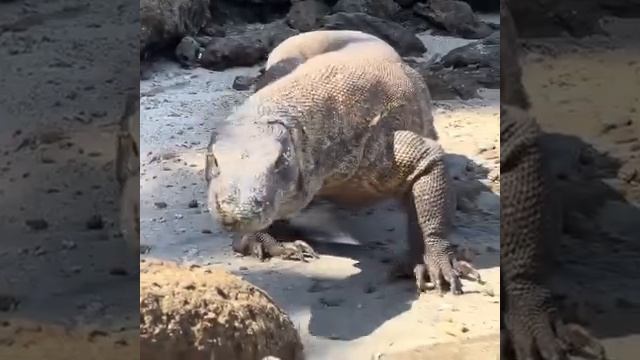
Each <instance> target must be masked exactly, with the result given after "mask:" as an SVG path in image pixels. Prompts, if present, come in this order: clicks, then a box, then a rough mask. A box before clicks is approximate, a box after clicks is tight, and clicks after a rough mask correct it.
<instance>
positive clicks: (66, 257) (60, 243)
mask: <svg viewBox="0 0 640 360" xmlns="http://www.w3.org/2000/svg"><path fill="white" fill-rule="evenodd" d="M136 13H137V5H136V4H133V3H131V2H127V1H117V2H115V3H108V2H94V3H90V4H88V3H85V2H83V1H78V0H52V1H46V2H41V1H16V2H12V3H2V4H0V28H2V30H1V31H0V68H2V70H1V71H0V88H2V91H0V163H1V165H0V167H1V168H2V169H1V171H0V203H1V204H2V210H0V243H1V245H0V321H1V323H2V329H1V331H0V358H3V359H4V358H7V359H9V358H15V359H17V358H22V359H24V358H42V357H41V356H38V355H37V354H42V353H48V354H51V358H52V359H53V358H54V354H55V356H59V357H56V358H66V359H69V358H73V357H74V356H78V354H79V353H80V352H81V353H82V354H84V355H85V356H90V355H93V356H91V358H95V359H98V358H103V357H104V356H106V357H108V356H110V353H109V352H108V351H106V349H107V348H110V349H111V350H114V347H117V349H115V350H114V351H115V353H117V355H111V356H118V357H119V356H123V357H125V358H127V357H129V356H131V354H135V353H137V352H138V349H137V347H136V346H133V345H135V344H136V343H137V328H138V325H137V324H138V317H137V313H138V309H137V307H138V306H137V305H136V304H137V301H138V300H137V293H138V284H137V276H135V277H132V276H123V274H124V272H123V271H121V270H120V269H122V268H123V267H124V266H128V265H131V264H135V263H137V260H136V262H135V263H134V262H132V261H127V260H125V259H123V256H122V254H123V253H124V252H125V245H124V243H123V241H122V239H120V238H118V237H117V236H116V227H115V224H114V220H115V219H116V218H117V214H116V212H115V211H116V197H115V196H116V184H115V181H114V180H115V179H114V170H113V166H112V160H113V157H114V153H115V140H116V139H115V129H116V127H115V126H116V124H117V121H118V118H119V116H120V114H121V113H122V108H123V104H124V99H125V97H124V92H125V91H127V90H133V91H136V89H137V87H138V84H137V81H138V80H137V76H138V75H137V74H138V66H137V63H138V61H137V57H138V50H137V47H138V45H137V37H134V36H133V34H137V32H138V25H137V24H136V22H135V21H136V20H137V19H136ZM10 24H13V25H10ZM5 30H6V31H5ZM94 215H96V216H100V217H101V218H102V220H103V226H102V227H100V226H94V229H89V228H88V227H87V223H88V221H89V220H90V219H91V218H92V217H93V216H94ZM29 219H30V220H38V221H33V222H31V224H32V226H28V225H27V224H26V223H25V220H29ZM45 222H46V223H45ZM45 225H46V226H45ZM14 305H17V308H16V307H15V306H14ZM23 320H24V322H25V323H27V324H32V325H21V324H23ZM34 323H35V324H39V325H33V324H34ZM43 324H44V325H46V326H44V327H42V326H41V325H43ZM78 325H86V326H88V327H92V328H94V329H95V328H98V329H101V330H100V331H101V334H104V336H101V340H100V341H98V342H96V343H93V345H92V343H91V338H90V337H88V336H87V334H90V333H91V331H93V330H88V331H86V332H85V331H84V330H82V331H80V333H79V334H74V335H73V336H71V335H69V336H68V337H67V340H66V341H65V343H63V344H62V345H64V346H66V350H65V351H62V350H61V349H58V350H56V349H55V346H54V344H53V343H52V342H51V341H44V340H43V338H47V337H48V336H53V337H52V338H58V337H57V336H60V337H59V338H58V339H61V338H62V337H63V335H61V334H65V332H66V330H65V329H64V328H62V327H71V328H73V327H76V326H78ZM49 326H51V328H50V327H49ZM29 329H32V330H29ZM123 334H124V335H123ZM122 336H124V337H125V338H127V339H128V340H127V341H128V343H127V341H124V342H123V341H122ZM77 341H79V342H82V341H84V342H85V344H84V345H81V344H79V343H77ZM98 343H100V344H98ZM12 344H13V345H12ZM74 344H76V345H77V346H78V347H82V350H78V349H76V350H78V352H76V353H75V354H74V355H72V353H71V352H70V351H71V350H73V348H74ZM129 345H131V346H129ZM92 346H93V349H92V350H91V348H92ZM98 348H100V349H99V350H97V349H98ZM38 349H39V350H38ZM16 351H22V356H23V357H20V356H18V355H17V354H16ZM29 351H32V352H31V356H30V355H29ZM92 351H95V352H94V353H92ZM98 354H100V355H98Z"/></svg>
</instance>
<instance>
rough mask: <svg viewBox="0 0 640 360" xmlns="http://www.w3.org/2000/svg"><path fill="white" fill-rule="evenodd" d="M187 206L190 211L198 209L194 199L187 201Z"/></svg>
mask: <svg viewBox="0 0 640 360" xmlns="http://www.w3.org/2000/svg"><path fill="white" fill-rule="evenodd" d="M187 206H188V207H189V208H190V209H193V208H197V207H198V200H195V199H194V200H191V201H189V204H188V205H187Z"/></svg>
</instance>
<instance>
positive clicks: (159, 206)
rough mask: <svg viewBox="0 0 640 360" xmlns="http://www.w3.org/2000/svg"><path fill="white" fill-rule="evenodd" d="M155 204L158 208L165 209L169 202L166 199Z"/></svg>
mask: <svg viewBox="0 0 640 360" xmlns="http://www.w3.org/2000/svg"><path fill="white" fill-rule="evenodd" d="M153 205H154V206H155V207H156V208H158V209H165V208H166V207H167V203H166V202H164V201H158V202H155V203H153Z"/></svg>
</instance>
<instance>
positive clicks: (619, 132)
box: [523, 19, 640, 360]
mask: <svg viewBox="0 0 640 360" xmlns="http://www.w3.org/2000/svg"><path fill="white" fill-rule="evenodd" d="M639 25H640V21H638V20H624V21H621V20H614V19H609V20H608V21H607V22H606V28H607V29H608V30H609V31H611V32H612V34H613V36H612V37H611V38H602V37H593V38H587V39H584V40H581V41H576V40H562V39H558V40H552V41H549V40H547V41H545V42H544V46H533V47H532V48H533V49H536V50H533V51H532V52H531V53H529V54H528V56H527V57H526V58H525V62H524V68H523V70H524V80H525V86H526V88H527V90H528V92H529V93H530V96H531V100H532V105H533V113H534V115H535V116H536V117H537V120H538V122H539V123H540V124H541V126H542V128H543V129H544V130H545V131H547V132H551V133H560V134H566V135H575V136H579V137H580V138H581V139H582V140H583V141H584V142H586V143H587V144H590V145H592V146H593V147H594V148H595V149H596V150H597V151H598V152H600V153H602V154H608V156H609V157H611V158H613V159H615V160H616V161H618V162H620V164H622V169H623V171H624V172H625V173H626V174H633V173H634V172H635V174H640V115H639V113H638V111H639V110H640V63H638V59H640V37H638V35H637V29H638V26H639ZM532 43H540V42H532ZM622 174H623V173H622V172H619V175H618V176H617V177H611V178H606V179H603V183H605V184H606V186H607V187H609V188H610V189H612V190H614V191H616V192H617V193H618V194H619V195H620V196H621V200H619V201H615V202H614V201H611V202H609V203H607V204H606V206H604V207H602V208H601V209H599V210H598V211H599V213H597V214H596V215H597V216H596V217H595V221H596V222H597V223H598V224H599V225H601V226H604V227H605V229H607V227H610V228H611V229H615V230H616V231H619V232H620V233H621V234H626V236H621V237H620V238H619V239H618V240H616V241H613V240H612V239H610V238H609V239H608V238H597V239H586V238H584V239H578V238H565V239H563V240H562V245H563V251H562V252H561V253H560V261H562V263H563V267H562V268H560V269H559V270H558V271H556V272H554V283H555V285H556V286H555V288H554V290H556V292H558V293H561V294H564V295H565V296H567V299H566V301H565V303H570V304H574V305H572V306H571V307H572V308H573V311H575V312H577V316H578V318H579V319H582V320H586V321H587V323H588V324H589V327H590V329H591V330H592V331H593V332H594V334H595V335H596V336H597V337H600V338H602V339H603V343H604V345H605V347H606V348H607V352H608V354H609V355H610V356H611V358H612V359H617V360H626V359H629V360H631V359H637V358H638V355H637V354H638V353H639V352H640V345H639V344H640V325H639V324H640V303H638V301H637V299H639V298H640V287H639V286H638V284H639V283H640V277H638V275H637V269H638V264H639V263H638V256H639V255H640V250H639V247H638V240H640V238H638V235H637V234H638V233H640V226H639V224H638V217H639V216H640V209H639V206H640V183H638V181H637V180H638V178H636V181H635V182H633V181H632V182H631V183H625V182H623V181H621V180H620V178H621V176H622V177H624V176H625V175H622ZM627 176H628V175H627ZM636 176H637V175H636ZM634 207H635V208H634ZM634 209H635V210H634ZM607 230H608V229H607Z"/></svg>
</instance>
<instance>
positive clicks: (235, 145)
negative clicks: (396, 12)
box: [205, 119, 304, 233]
mask: <svg viewBox="0 0 640 360" xmlns="http://www.w3.org/2000/svg"><path fill="white" fill-rule="evenodd" d="M230 125H231V126H227V127H226V128H225V129H224V130H223V131H222V132H221V133H220V134H217V135H214V137H212V139H211V143H210V144H209V148H208V152H207V164H206V169H205V171H206V178H207V183H208V205H209V208H210V210H211V211H212V213H217V217H218V221H219V222H220V223H221V224H222V226H223V227H224V228H225V229H227V230H231V231H234V232H240V233H248V232H255V231H259V230H263V229H265V228H266V227H268V226H269V225H271V223H272V222H273V221H275V220H277V219H278V218H279V216H282V215H283V212H286V211H287V210H285V208H290V207H291V206H292V205H293V206H294V207H295V206H296V205H294V204H298V203H299V202H302V201H303V200H301V199H300V198H301V197H303V195H302V194H303V187H304V185H303V182H302V177H301V173H300V165H299V159H298V154H297V153H296V151H295V147H294V146H293V139H292V135H291V132H290V131H289V129H288V128H287V127H286V126H285V124H283V123H282V122H278V121H266V122H262V121H261V122H260V123H249V124H246V123H244V122H243V121H237V119H233V120H232V121H231V124H230ZM214 210H216V211H214Z"/></svg>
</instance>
